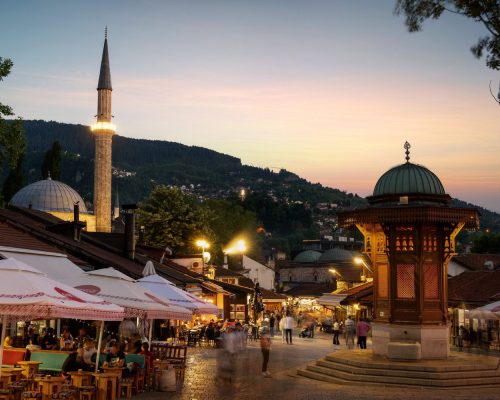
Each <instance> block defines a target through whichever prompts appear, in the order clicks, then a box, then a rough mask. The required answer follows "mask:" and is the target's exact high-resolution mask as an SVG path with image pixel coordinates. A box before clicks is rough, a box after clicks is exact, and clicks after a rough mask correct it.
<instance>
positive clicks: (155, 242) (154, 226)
mask: <svg viewBox="0 0 500 400" xmlns="http://www.w3.org/2000/svg"><path fill="white" fill-rule="evenodd" d="M138 215H139V223H140V224H141V225H143V226H144V229H145V232H144V238H145V240H146V243H147V244H148V245H151V246H156V247H165V246H168V247H170V248H172V249H174V250H176V251H192V250H194V242H195V241H196V239H197V238H199V237H204V238H207V239H209V240H210V239H212V238H213V237H214V233H213V231H212V230H211V228H210V223H211V222H212V221H213V219H214V216H213V214H212V213H211V212H210V211H209V210H208V209H207V208H206V207H203V206H202V205H201V204H200V203H199V202H198V201H197V199H196V198H195V197H194V196H191V195H188V194H186V193H183V192H182V190H181V189H179V188H169V187H166V186H163V185H159V186H157V187H155V188H154V189H153V191H152V192H151V193H150V195H149V196H148V197H147V198H146V200H145V201H144V202H142V203H141V204H140V205H139V210H138Z"/></svg>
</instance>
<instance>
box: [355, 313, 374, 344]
mask: <svg viewBox="0 0 500 400" xmlns="http://www.w3.org/2000/svg"><path fill="white" fill-rule="evenodd" d="M370 328H371V327H370V324H369V323H368V322H366V321H365V320H364V318H360V319H359V322H358V324H357V326H356V333H357V334H358V343H359V348H360V349H366V335H368V332H369V331H370Z"/></svg>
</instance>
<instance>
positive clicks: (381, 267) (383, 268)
mask: <svg viewBox="0 0 500 400" xmlns="http://www.w3.org/2000/svg"><path fill="white" fill-rule="evenodd" d="M377 270H378V292H377V294H378V297H381V298H383V299H386V298H387V297H388V296H389V285H388V282H387V264H378V266H377Z"/></svg>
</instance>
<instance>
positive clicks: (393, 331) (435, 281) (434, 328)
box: [339, 142, 479, 359]
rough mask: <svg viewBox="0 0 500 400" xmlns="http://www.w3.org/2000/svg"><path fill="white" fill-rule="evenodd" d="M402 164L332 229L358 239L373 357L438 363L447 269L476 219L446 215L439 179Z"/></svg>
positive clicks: (444, 335) (444, 347) (444, 346)
mask: <svg viewBox="0 0 500 400" xmlns="http://www.w3.org/2000/svg"><path fill="white" fill-rule="evenodd" d="M404 147H405V149H406V162H405V163H404V164H401V165H399V166H396V167H394V168H391V169H390V170H389V171H387V172H386V173H385V174H383V175H382V176H381V177H380V179H379V180H378V182H377V184H376V185H375V189H374V192H373V196H370V197H368V201H369V206H368V207H367V208H364V209H358V210H354V211H347V212H342V213H339V226H341V227H345V228H347V227H352V226H356V227H357V228H358V229H359V231H360V232H361V233H362V234H363V236H364V253H365V254H366V255H367V256H368V257H369V258H370V260H371V263H372V267H373V272H374V277H373V278H374V279H373V283H374V286H373V307H374V315H373V318H374V320H373V324H372V340H373V352H374V354H376V355H383V356H387V357H389V358H391V359H435V358H446V357H448V353H449V346H448V337H449V334H448V310H447V296H448V293H447V266H448V262H449V260H450V258H451V257H452V256H453V255H454V254H455V237H456V235H457V234H458V233H459V232H460V230H461V229H463V228H465V229H477V228H478V227H479V214H478V212H477V210H475V209H471V208H453V207H450V205H449V204H450V201H451V197H450V196H449V195H448V194H446V192H445V190H444V187H443V185H442V183H441V181H440V180H439V178H438V177H437V176H436V175H435V174H434V173H433V172H431V171H430V170H428V169H427V168H425V167H423V166H421V165H418V164H413V163H410V156H409V149H410V144H409V143H408V142H406V143H405V146H404Z"/></svg>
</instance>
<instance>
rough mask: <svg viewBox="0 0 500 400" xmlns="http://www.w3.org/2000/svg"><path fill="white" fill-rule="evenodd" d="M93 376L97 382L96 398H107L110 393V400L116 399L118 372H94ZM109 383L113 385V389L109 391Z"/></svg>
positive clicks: (100, 399)
mask: <svg viewBox="0 0 500 400" xmlns="http://www.w3.org/2000/svg"><path fill="white" fill-rule="evenodd" d="M92 376H94V377H95V380H96V384H97V398H96V400H107V398H108V393H109V398H110V400H115V399H116V380H117V375H116V373H107V372H93V373H92ZM108 385H111V389H110V391H109V392H108Z"/></svg>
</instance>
